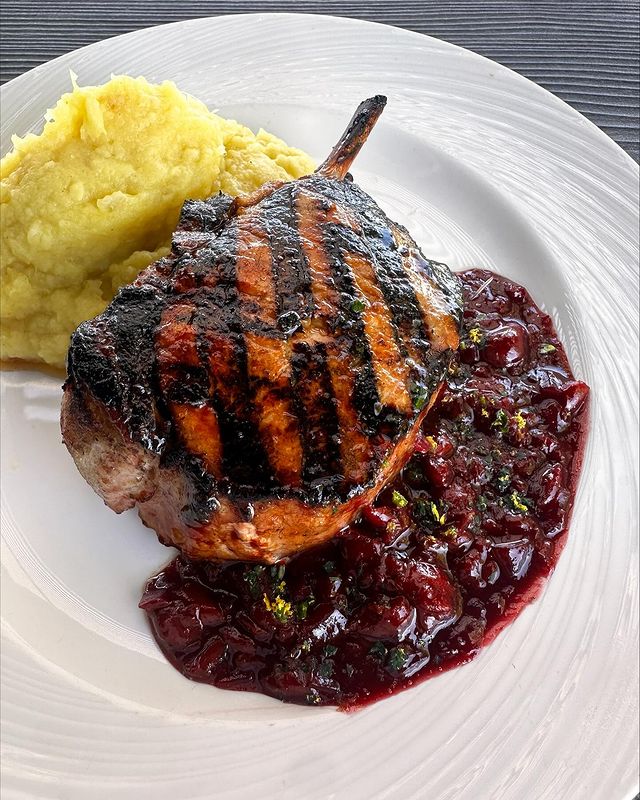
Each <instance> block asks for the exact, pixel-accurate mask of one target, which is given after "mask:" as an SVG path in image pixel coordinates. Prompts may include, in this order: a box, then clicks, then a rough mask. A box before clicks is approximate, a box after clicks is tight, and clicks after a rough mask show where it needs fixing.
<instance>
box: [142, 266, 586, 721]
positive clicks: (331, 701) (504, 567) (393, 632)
mask: <svg viewBox="0 0 640 800" xmlns="http://www.w3.org/2000/svg"><path fill="white" fill-rule="evenodd" d="M460 277H461V280H462V284H463V289H464V296H465V320H464V331H463V337H462V343H461V347H460V351H459V356H458V358H457V360H456V361H455V362H454V363H453V365H452V366H451V368H450V370H449V376H448V381H447V385H446V386H445V388H444V390H443V392H442V394H441V397H440V400H439V403H438V404H437V407H436V408H434V410H433V411H432V412H431V413H430V414H429V416H428V418H427V420H426V422H425V424H424V426H423V430H422V433H421V436H420V437H419V439H418V442H417V444H416V447H415V450H414V453H413V456H412V458H411V460H410V461H409V462H408V464H407V465H406V467H405V468H404V470H403V471H402V472H401V473H400V475H399V476H398V477H397V479H396V480H395V481H394V482H393V483H392V484H391V485H389V486H388V487H387V488H386V489H385V490H384V491H383V492H381V494H380V495H379V496H378V498H377V499H376V501H375V503H374V504H373V505H371V506H369V507H367V508H366V509H365V510H364V512H363V513H362V515H361V517H360V519H359V520H358V521H357V522H356V523H355V524H353V525H351V526H349V527H348V528H346V529H345V530H343V531H342V532H341V533H340V534H339V535H338V536H337V537H336V538H335V539H333V540H332V541H330V542H329V543H328V544H325V545H323V546H321V547H318V548H315V549H313V550H310V551H307V552H305V553H302V554H301V555H299V556H296V557H294V558H292V559H291V560H290V561H288V562H287V563H284V562H283V563H280V564H276V565H275V566H271V567H268V566H262V565H255V564H249V563H242V562H233V563H209V562H195V561H189V560H187V559H185V558H184V557H183V556H179V557H178V558H176V559H175V560H174V561H173V562H172V563H171V564H170V565H169V566H168V567H167V568H165V569H164V570H162V572H160V573H159V574H158V575H156V576H155V577H154V578H152V579H151V580H150V581H149V582H148V584H147V587H146V589H145V592H144V595H143V598H142V600H141V603H140V605H141V607H142V608H143V609H145V610H146V612H147V614H148V616H149V618H150V621H151V625H152V628H153V631H154V634H155V636H156V639H157V641H158V643H159V645H160V647H161V648H162V650H163V652H164V653H165V655H166V656H167V658H168V659H169V661H170V662H171V663H172V664H173V665H174V666H175V667H176V668H177V669H179V670H180V671H181V672H182V673H183V674H184V675H185V676H186V677H188V678H191V679H193V680H197V681H203V682H205V683H210V684H213V685H215V686H218V687H221V688H227V689H239V690H245V691H259V692H263V693H265V694H268V695H271V696H273V697H277V698H279V699H281V700H284V701H287V702H294V703H304V704H311V705H338V706H340V707H341V708H343V709H350V708H355V707H358V706H361V705H364V704H366V703H369V702H372V701H374V700H377V699H379V698H381V697H384V696H386V695H389V694H392V693H394V692H396V691H398V690H400V689H404V688H407V687H409V686H412V685H414V684H415V683H417V682H419V681H421V680H423V679H425V678H427V677H430V676H432V675H434V674H437V673H439V672H442V671H444V670H446V669H449V668H451V667H453V666H456V665H458V664H460V663H463V662H465V661H468V660H469V659H470V658H472V657H473V656H474V655H475V654H476V653H477V652H478V650H479V649H480V648H481V647H482V645H484V644H487V643H488V642H490V641H491V640H492V639H493V638H494V637H495V635H496V634H497V633H498V632H499V631H500V630H501V629H502V628H503V627H504V625H505V624H507V623H508V622H509V621H510V620H512V619H513V618H514V617H515V616H516V615H517V613H518V612H519V611H520V610H521V609H522V607H523V606H524V605H526V604H527V603H528V602H530V601H531V600H533V599H535V597H536V596H537V594H538V592H539V590H540V588H541V584H542V582H543V579H544V578H545V577H546V576H548V575H549V573H550V572H551V571H552V569H553V567H554V565H555V563H556V561H557V559H558V556H559V555H560V552H561V550H562V548H563V546H564V543H565V539H566V535H567V526H568V523H569V518H570V515H571V509H572V505H573V500H574V495H575V489H576V483H577V479H578V474H579V470H580V465H581V461H582V453H583V448H584V441H585V435H586V427H587V422H588V403H587V398H588V393H589V389H588V387H587V386H586V385H585V384H584V383H582V382H580V381H576V380H574V378H573V375H572V373H571V370H570V368H569V364H568V361H567V358H566V355H565V352H564V350H563V348H562V345H561V344H560V342H559V341H558V339H557V336H556V333H555V331H554V328H553V324H552V322H551V320H550V318H549V317H548V316H547V315H546V314H544V313H542V312H541V311H540V310H539V309H538V308H537V306H536V305H535V304H534V302H533V301H532V299H531V297H530V296H529V294H528V293H527V291H526V290H525V289H523V288H522V287H521V286H519V285H517V284H515V283H513V282H512V281H509V280H506V279H505V278H502V277H499V276H497V275H493V274H492V273H490V272H486V271H483V270H475V269H474V270H468V271H466V272H464V273H462V274H461V275H460Z"/></svg>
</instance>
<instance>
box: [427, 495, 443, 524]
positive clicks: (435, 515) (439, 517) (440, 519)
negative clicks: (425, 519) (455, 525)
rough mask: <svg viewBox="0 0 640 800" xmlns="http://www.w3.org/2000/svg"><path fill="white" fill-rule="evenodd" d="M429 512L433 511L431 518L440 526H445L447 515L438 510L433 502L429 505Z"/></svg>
mask: <svg viewBox="0 0 640 800" xmlns="http://www.w3.org/2000/svg"><path fill="white" fill-rule="evenodd" d="M429 511H431V516H432V517H433V519H434V520H435V521H436V522H437V523H438V525H444V523H445V522H446V521H447V515H446V514H444V513H443V512H442V511H441V510H440V509H439V508H438V506H437V505H436V504H435V503H434V502H433V500H432V501H431V502H430V503H429Z"/></svg>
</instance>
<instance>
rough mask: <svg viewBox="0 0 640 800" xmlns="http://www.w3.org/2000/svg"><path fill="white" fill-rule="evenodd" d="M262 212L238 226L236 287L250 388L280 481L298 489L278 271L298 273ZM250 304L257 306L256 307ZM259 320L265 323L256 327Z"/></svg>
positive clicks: (298, 457)
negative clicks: (276, 247) (275, 246)
mask: <svg viewBox="0 0 640 800" xmlns="http://www.w3.org/2000/svg"><path fill="white" fill-rule="evenodd" d="M263 214H264V212H263V213H261V214H260V215H258V214H254V215H252V216H249V215H246V216H245V217H243V218H241V219H240V221H239V226H238V257H237V287H238V292H239V295H240V303H241V307H242V308H243V309H244V318H243V328H244V330H245V335H244V342H245V347H246V359H247V377H248V388H249V391H250V395H251V397H252V406H253V411H254V416H255V418H256V425H257V429H258V433H259V436H260V440H261V442H262V446H263V448H264V450H265V453H266V456H267V458H268V461H269V464H270V466H271V469H272V470H273V474H274V477H275V480H276V481H277V483H279V484H280V485H284V486H294V487H298V486H299V485H300V482H301V476H302V456H303V453H302V443H301V441H300V430H299V422H298V419H297V415H296V411H295V407H294V402H293V394H292V387H291V366H290V363H289V362H290V348H289V344H288V342H287V341H286V340H285V339H284V338H283V337H282V336H280V335H279V334H278V331H277V330H276V321H277V318H278V316H279V315H280V313H281V304H280V301H279V296H278V288H277V287H278V281H277V279H276V280H274V272H276V271H277V270H278V265H281V272H282V273H283V274H284V275H285V276H286V277H285V279H287V278H288V277H289V276H291V275H296V276H297V274H298V273H297V272H295V273H294V272H293V271H292V269H291V261H290V260H289V259H285V258H282V259H277V258H276V253H275V251H273V253H272V248H271V247H270V246H269V236H268V234H267V232H266V231H265V225H264V221H263V220H264V216H263ZM289 239H291V236H289ZM251 302H254V303H256V304H257V309H256V310H254V309H252V308H251V306H250V303H251ZM255 320H259V321H260V323H261V325H260V326H258V325H255V324H253V325H252V322H255ZM252 331H253V332H252Z"/></svg>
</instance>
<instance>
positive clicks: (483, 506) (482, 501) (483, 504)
mask: <svg viewBox="0 0 640 800" xmlns="http://www.w3.org/2000/svg"><path fill="white" fill-rule="evenodd" d="M476 508H477V509H478V511H486V510H487V508H488V504H487V498H486V497H485V496H484V495H483V494H481V495H480V496H479V497H478V500H477V501H476Z"/></svg>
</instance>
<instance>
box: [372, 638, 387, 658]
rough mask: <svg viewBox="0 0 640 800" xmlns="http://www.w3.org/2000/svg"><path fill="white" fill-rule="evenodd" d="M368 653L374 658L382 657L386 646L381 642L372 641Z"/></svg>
mask: <svg viewBox="0 0 640 800" xmlns="http://www.w3.org/2000/svg"><path fill="white" fill-rule="evenodd" d="M369 655H370V656H373V657H374V658H380V659H382V658H384V657H385V656H386V655H387V648H386V647H385V646H384V645H383V644H382V642H374V643H373V644H372V645H371V647H370V648H369Z"/></svg>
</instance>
